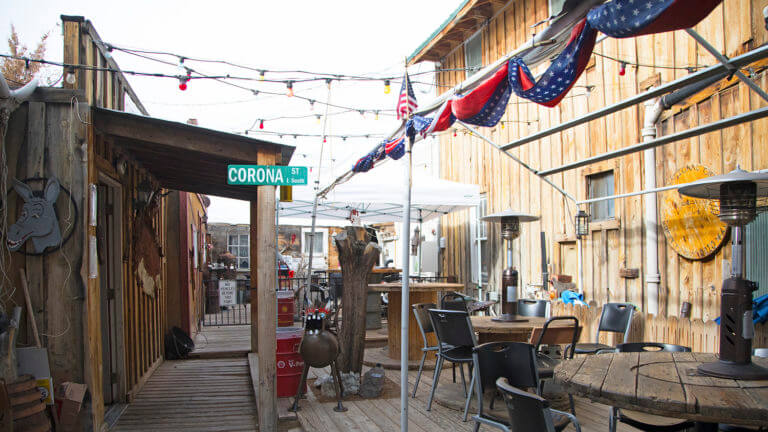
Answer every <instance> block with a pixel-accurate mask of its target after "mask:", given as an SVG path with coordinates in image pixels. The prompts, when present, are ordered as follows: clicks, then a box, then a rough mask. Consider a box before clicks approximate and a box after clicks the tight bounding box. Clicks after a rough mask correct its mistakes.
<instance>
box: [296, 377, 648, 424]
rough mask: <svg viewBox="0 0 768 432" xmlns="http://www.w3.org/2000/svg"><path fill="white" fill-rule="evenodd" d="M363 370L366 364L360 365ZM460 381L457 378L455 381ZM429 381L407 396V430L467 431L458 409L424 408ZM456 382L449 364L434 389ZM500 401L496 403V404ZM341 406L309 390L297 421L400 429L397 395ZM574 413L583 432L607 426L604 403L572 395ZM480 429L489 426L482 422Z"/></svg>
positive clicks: (410, 382)
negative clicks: (322, 400) (337, 409)
mask: <svg viewBox="0 0 768 432" xmlns="http://www.w3.org/2000/svg"><path fill="white" fill-rule="evenodd" d="M363 369H364V370H367V367H364V368H363ZM324 373H327V371H325V370H319V369H312V370H311V371H310V378H315V377H317V376H318V375H322V374H324ZM386 374H387V377H388V378H389V379H390V380H392V381H394V382H397V383H399V381H400V372H399V371H396V370H387V371H386ZM415 380H416V371H411V372H410V373H409V386H410V388H411V389H412V388H413V384H414V382H415ZM459 382H460V381H459ZM431 385H432V373H431V372H425V373H424V374H423V375H422V377H421V382H420V383H419V391H418V392H417V395H416V398H415V399H414V398H409V400H408V402H409V403H408V407H409V410H408V415H409V420H408V430H410V431H414V432H431V431H442V430H450V431H471V430H472V428H473V427H474V422H472V421H471V420H470V421H468V422H466V423H464V422H463V421H462V412H461V411H459V410H456V409H453V408H449V407H447V406H444V405H443V404H441V403H438V402H433V404H432V410H431V411H427V400H428V398H429V390H430V386H431ZM451 386H456V384H453V383H452V379H451V371H450V368H446V369H445V370H444V373H443V374H442V376H441V378H440V385H439V386H438V390H439V389H440V388H441V387H442V388H443V389H446V388H448V387H451ZM499 405H501V403H497V407H498V406H499ZM344 406H345V407H346V408H347V409H348V410H349V411H347V412H346V413H337V412H334V411H333V408H334V407H335V403H333V402H326V403H320V402H318V400H317V398H316V397H315V396H314V395H313V394H312V392H311V391H310V392H309V394H308V395H307V399H305V400H302V401H301V410H300V411H299V413H298V415H299V422H300V423H301V426H302V427H303V428H304V430H305V431H307V432H314V431H366V432H379V431H381V432H389V431H396V430H399V429H400V399H399V398H395V399H373V400H364V401H360V400H358V401H344ZM576 416H577V418H578V419H579V421H580V423H581V429H582V431H583V432H605V431H607V430H608V407H607V406H605V405H600V404H595V403H592V402H590V401H588V400H586V399H580V398H576ZM481 430H491V428H490V427H487V426H483V427H481ZM565 430H566V431H575V429H574V428H573V426H568V428H566V429H565ZM617 430H618V431H619V432H635V431H637V429H635V428H632V427H629V426H626V425H623V424H620V425H619V427H618V429H617Z"/></svg>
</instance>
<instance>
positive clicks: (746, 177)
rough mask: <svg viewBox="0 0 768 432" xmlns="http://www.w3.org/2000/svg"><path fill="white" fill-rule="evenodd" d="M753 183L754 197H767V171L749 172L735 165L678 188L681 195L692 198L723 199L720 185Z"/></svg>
mask: <svg viewBox="0 0 768 432" xmlns="http://www.w3.org/2000/svg"><path fill="white" fill-rule="evenodd" d="M747 182H748V183H754V184H755V185H756V186H757V194H756V197H755V198H758V199H759V198H765V197H768V173H760V172H749V171H744V170H743V169H741V168H739V167H737V168H736V169H735V170H733V171H731V172H729V173H728V174H721V175H716V176H712V177H707V178H704V179H701V180H698V181H695V182H693V183H691V184H689V185H688V186H683V187H681V188H680V189H678V192H680V193H681V194H682V195H686V196H690V197H693V198H704V199H723V198H728V197H725V196H723V193H722V192H721V190H722V189H721V187H720V186H722V185H724V184H728V183H747Z"/></svg>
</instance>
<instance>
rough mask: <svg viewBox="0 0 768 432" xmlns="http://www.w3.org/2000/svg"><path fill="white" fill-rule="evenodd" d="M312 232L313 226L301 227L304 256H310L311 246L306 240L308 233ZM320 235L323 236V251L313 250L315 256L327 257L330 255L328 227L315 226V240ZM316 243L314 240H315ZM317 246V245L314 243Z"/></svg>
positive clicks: (302, 252)
mask: <svg viewBox="0 0 768 432" xmlns="http://www.w3.org/2000/svg"><path fill="white" fill-rule="evenodd" d="M311 233H312V228H302V229H301V254H302V255H304V256H309V252H308V250H307V248H308V247H309V242H308V241H305V239H306V235H307V234H311ZM318 236H322V239H321V243H320V244H321V246H322V247H323V249H322V251H320V252H313V253H312V256H313V257H325V256H326V255H328V229H327V228H315V240H317V237H318ZM313 243H314V242H313ZM313 246H315V245H313Z"/></svg>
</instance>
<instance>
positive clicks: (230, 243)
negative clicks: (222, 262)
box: [227, 234, 251, 270]
mask: <svg viewBox="0 0 768 432" xmlns="http://www.w3.org/2000/svg"><path fill="white" fill-rule="evenodd" d="M249 248H250V242H249V241H248V234H230V235H229V236H228V240H227V250H229V253H231V254H232V255H234V256H235V257H236V258H237V259H236V260H235V262H236V263H237V270H248V269H250V268H251V265H250V263H251V257H250V254H249Z"/></svg>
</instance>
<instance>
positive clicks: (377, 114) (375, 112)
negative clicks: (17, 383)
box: [373, 111, 379, 120]
mask: <svg viewBox="0 0 768 432" xmlns="http://www.w3.org/2000/svg"><path fill="white" fill-rule="evenodd" d="M373 113H374V114H376V120H378V119H379V112H378V111H374V112H373Z"/></svg>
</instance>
